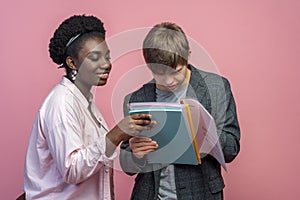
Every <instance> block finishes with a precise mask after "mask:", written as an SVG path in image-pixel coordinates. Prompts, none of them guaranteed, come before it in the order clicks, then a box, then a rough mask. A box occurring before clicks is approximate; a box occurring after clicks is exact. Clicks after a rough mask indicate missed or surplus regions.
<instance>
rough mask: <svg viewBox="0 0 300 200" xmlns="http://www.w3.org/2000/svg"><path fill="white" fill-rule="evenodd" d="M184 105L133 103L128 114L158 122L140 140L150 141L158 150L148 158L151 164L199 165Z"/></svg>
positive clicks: (142, 134)
mask: <svg viewBox="0 0 300 200" xmlns="http://www.w3.org/2000/svg"><path fill="white" fill-rule="evenodd" d="M185 112H186V109H185V107H184V105H182V104H177V103H158V102H155V103H153V102H151V104H149V103H131V104H130V106H129V114H135V113H149V114H151V115H152V119H153V120H155V121H156V122H157V124H156V125H155V127H154V128H153V129H152V130H151V131H143V132H141V134H140V135H139V136H140V137H143V136H145V137H151V138H152V140H154V141H156V142H157V143H158V149H157V150H156V151H154V152H151V153H149V154H148V155H147V156H146V159H147V161H148V163H161V164H168V163H169V164H171V163H173V164H191V165H198V164H199V161H198V159H197V156H196V150H195V148H194V145H193V137H192V134H191V129H190V125H189V121H188V119H187V117H186V113H185Z"/></svg>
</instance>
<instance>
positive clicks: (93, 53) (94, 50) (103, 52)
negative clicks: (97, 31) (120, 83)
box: [74, 38, 111, 87]
mask: <svg viewBox="0 0 300 200" xmlns="http://www.w3.org/2000/svg"><path fill="white" fill-rule="evenodd" d="M74 61H75V65H76V67H77V69H78V74H77V76H76V80H75V84H80V85H82V86H86V87H91V86H102V85H105V84H106V82H107V79H108V77H109V72H110V70H111V63H110V52H109V49H108V46H107V44H106V42H105V40H103V39H102V38H90V39H88V40H87V41H86V42H85V44H84V45H83V48H82V49H81V50H80V51H79V53H78V58H77V59H74Z"/></svg>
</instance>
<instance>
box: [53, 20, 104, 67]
mask: <svg viewBox="0 0 300 200" xmlns="http://www.w3.org/2000/svg"><path fill="white" fill-rule="evenodd" d="M86 33H94V34H92V35H94V36H95V34H97V35H98V36H99V37H102V38H103V39H105V29H104V26H103V22H102V21H101V20H100V19H98V18H97V17H95V16H86V15H74V16H72V17H70V18H68V19H66V20H64V21H63V22H62V23H61V24H60V25H59V27H58V28H57V29H56V30H55V32H54V35H53V37H52V38H51V39H50V43H49V53H50V57H51V58H52V60H53V62H55V63H56V64H58V65H61V64H63V66H62V67H65V59H66V57H67V55H66V54H67V50H68V48H69V46H71V45H69V46H68V47H66V46H67V43H68V42H69V40H70V39H71V38H72V37H74V36H77V35H79V34H80V36H79V38H82V35H85V34H86ZM76 40H79V39H78V38H77V39H76ZM76 40H75V41H76ZM73 43H75V42H73ZM76 43H77V46H78V45H80V44H78V42H77V41H76ZM79 43H80V42H79ZM72 45H76V44H72Z"/></svg>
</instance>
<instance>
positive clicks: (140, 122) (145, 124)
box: [106, 114, 156, 156]
mask: <svg viewBox="0 0 300 200" xmlns="http://www.w3.org/2000/svg"><path fill="white" fill-rule="evenodd" d="M155 124H156V121H152V120H151V115H150V114H133V115H130V116H127V117H125V118H124V119H122V120H121V121H120V122H119V123H118V124H117V125H116V126H115V127H114V128H113V129H112V130H111V131H109V132H108V133H107V135H106V144H107V146H106V155H108V156H109V155H111V154H112V153H113V151H114V150H115V148H116V147H117V146H118V145H119V144H120V142H122V141H124V140H129V139H130V138H132V137H134V136H137V135H138V134H139V133H140V132H141V131H144V130H150V129H151V128H152V127H153V126H154V125H155Z"/></svg>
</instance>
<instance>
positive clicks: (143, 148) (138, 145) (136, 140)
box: [129, 137, 158, 159]
mask: <svg viewBox="0 0 300 200" xmlns="http://www.w3.org/2000/svg"><path fill="white" fill-rule="evenodd" d="M129 146H130V148H131V150H132V153H133V155H134V156H135V157H137V158H139V159H141V158H143V157H144V156H145V155H146V154H148V153H150V152H152V151H155V150H156V149H157V148H158V145H157V143H156V142H155V141H153V140H152V139H151V138H146V137H133V138H131V139H130V140H129Z"/></svg>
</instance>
